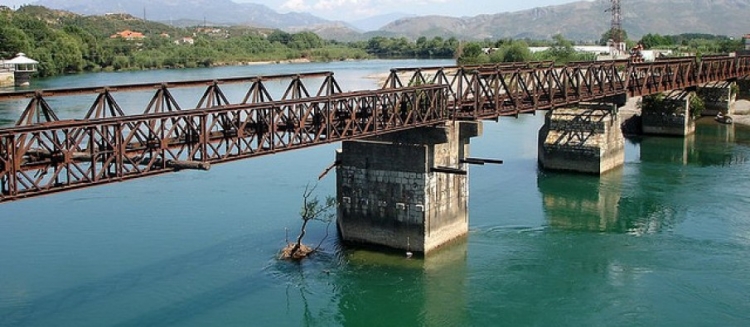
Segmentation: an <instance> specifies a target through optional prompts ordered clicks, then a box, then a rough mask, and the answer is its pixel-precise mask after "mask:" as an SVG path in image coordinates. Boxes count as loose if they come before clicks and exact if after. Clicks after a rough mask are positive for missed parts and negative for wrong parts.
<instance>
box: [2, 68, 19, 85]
mask: <svg viewBox="0 0 750 327" xmlns="http://www.w3.org/2000/svg"><path fill="white" fill-rule="evenodd" d="M13 85H15V78H14V77H13V72H12V71H3V70H0V87H8V86H13Z"/></svg>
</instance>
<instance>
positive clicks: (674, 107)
mask: <svg viewBox="0 0 750 327" xmlns="http://www.w3.org/2000/svg"><path fill="white" fill-rule="evenodd" d="M694 96H696V94H695V92H690V91H683V90H678V91H672V92H669V93H666V94H665V95H664V99H663V101H662V102H661V106H662V107H663V108H656V110H648V109H643V111H642V112H641V118H642V122H643V134H649V135H663V136H686V135H690V134H693V133H695V121H694V120H693V118H692V114H691V108H690V99H691V98H692V97H694ZM644 101H645V99H644Z"/></svg>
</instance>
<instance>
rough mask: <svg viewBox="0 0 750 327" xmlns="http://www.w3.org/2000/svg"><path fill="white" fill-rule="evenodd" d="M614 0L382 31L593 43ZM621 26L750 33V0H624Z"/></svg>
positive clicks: (438, 19) (415, 22) (631, 31)
mask: <svg viewBox="0 0 750 327" xmlns="http://www.w3.org/2000/svg"><path fill="white" fill-rule="evenodd" d="M609 5H610V2H609V1H604V0H595V1H579V2H574V3H569V4H564V5H559V6H549V7H541V8H534V9H530V10H524V11H518V12H512V13H500V14H492V15H480V16H475V17H462V18H457V17H446V16H425V17H415V18H404V19H400V20H397V21H395V22H392V23H390V24H388V25H386V26H385V27H383V28H382V29H381V31H386V32H390V33H394V34H397V35H403V36H407V37H410V38H416V37H419V36H427V37H432V36H442V37H450V36H455V37H457V38H460V39H485V38H491V39H497V38H508V37H510V38H531V39H548V38H550V37H551V36H553V35H555V34H558V33H562V34H563V35H564V36H565V37H566V38H569V39H573V40H582V41H586V40H590V41H595V40H598V39H599V38H600V37H601V34H602V33H604V32H605V31H606V30H607V29H608V28H609V22H610V19H609V17H608V13H606V12H605V10H606V9H608V8H609ZM622 6H623V7H622V12H623V28H624V29H625V30H626V31H627V32H628V35H629V36H630V38H632V39H638V38H640V37H641V36H642V35H644V34H646V33H659V34H682V33H708V34H719V35H729V36H739V35H743V34H746V33H748V32H750V19H748V15H750V0H711V1H709V0H631V1H627V2H625V1H623V4H622Z"/></svg>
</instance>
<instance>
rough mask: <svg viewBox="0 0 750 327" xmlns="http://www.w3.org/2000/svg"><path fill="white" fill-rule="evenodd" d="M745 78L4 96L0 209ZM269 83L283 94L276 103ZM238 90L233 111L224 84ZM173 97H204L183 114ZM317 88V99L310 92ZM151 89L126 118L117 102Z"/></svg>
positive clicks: (683, 71)
mask: <svg viewBox="0 0 750 327" xmlns="http://www.w3.org/2000/svg"><path fill="white" fill-rule="evenodd" d="M748 75H750V57H724V56H723V57H704V58H702V59H701V60H696V59H695V58H686V59H670V60H663V61H657V62H653V63H642V64H628V63H627V62H620V61H612V62H577V63H571V64H569V65H566V66H554V65H553V64H552V63H547V62H544V63H519V64H510V65H495V66H475V67H432V68H406V69H394V70H392V72H391V75H390V76H389V78H388V79H387V80H386V81H385V83H384V85H383V88H382V89H377V90H368V91H356V92H342V91H341V87H340V86H339V84H338V82H337V81H336V80H335V79H334V75H333V73H332V72H320V73H310V74H300V75H277V76H260V77H250V78H230V79H221V80H201V81H185V82H170V83H154V84H136V85H119V86H108V87H91V88H73V89H56V90H40V91H25V92H11V93H2V94H0V101H2V100H14V99H15V100H19V99H22V100H24V101H25V100H28V101H29V102H28V104H27V105H26V107H25V110H24V112H23V114H22V115H21V117H20V118H19V120H18V121H17V123H16V126H14V127H10V128H3V129H0V202H3V201H10V200H15V199H20V198H25V197H31V196H38V195H43V194H49V193H54V192H59V191H65V190H71V189H76V188H81V187H87V186H93V185H99V184H105V183H111V182H118V181H123V180H128V179H131V178H137V177H145V176H152V175H156V174H162V173H167V172H172V171H175V170H180V169H208V168H209V167H210V165H211V164H216V163H222V162H227V161H232V160H239V159H245V158H251V157H255V156H260V155H267V154H273V153H277V152H281V151H289V150H294V149H299V148H303V147H308V146H314V145H319V144H326V143H331V142H339V141H342V140H347V139H357V138H366V137H371V136H374V135H378V134H383V133H391V132H395V131H401V130H407V129H412V128H416V127H421V126H433V125H437V124H440V123H444V122H446V121H450V120H481V119H494V118H497V117H499V116H506V115H518V114H520V113H528V112H533V111H535V110H543V109H553V108H557V107H565V106H570V105H574V104H577V103H580V102H596V101H606V100H607V99H608V98H609V99H611V98H615V97H624V96H640V95H649V94H654V93H658V92H663V91H669V90H674V89H684V88H691V87H697V86H699V85H701V84H704V83H708V82H714V81H723V80H733V79H737V78H742V77H746V76H748ZM269 81H274V82H279V83H285V84H286V85H288V86H287V87H286V88H285V91H284V92H283V94H281V95H277V96H273V94H272V92H271V91H269V88H268V87H266V86H267V83H268V82H269ZM229 84H238V85H242V86H243V87H246V92H245V96H244V97H243V99H242V100H241V101H239V102H231V101H229V100H228V97H227V96H226V95H225V93H224V91H223V90H222V86H224V85H229ZM178 88H205V91H203V93H202V94H203V95H202V96H201V97H200V99H199V100H198V103H197V104H196V105H195V106H189V107H187V109H186V107H183V106H181V105H180V103H179V101H178V99H177V98H176V97H175V96H173V95H172V94H173V91H174V90H175V89H178ZM310 90H313V91H310ZM135 91H140V92H143V91H149V92H154V94H153V96H152V97H151V100H150V101H149V103H148V104H147V106H146V108H144V109H143V110H142V113H141V114H137V115H126V114H125V111H124V110H123V108H122V107H121V106H120V104H119V103H118V101H117V100H116V96H117V95H118V94H122V93H128V92H135ZM61 96H83V97H86V96H91V97H93V98H94V99H93V101H92V102H91V105H90V107H89V110H88V111H87V113H86V115H85V116H84V117H83V118H82V119H73V120H60V119H59V118H58V116H57V114H56V112H55V108H53V107H52V106H51V105H50V102H48V101H47V99H50V98H54V97H61Z"/></svg>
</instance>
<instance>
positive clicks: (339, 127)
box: [0, 85, 449, 201]
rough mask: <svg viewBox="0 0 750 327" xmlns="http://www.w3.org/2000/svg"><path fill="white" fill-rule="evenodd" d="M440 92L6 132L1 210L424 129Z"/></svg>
mask: <svg viewBox="0 0 750 327" xmlns="http://www.w3.org/2000/svg"><path fill="white" fill-rule="evenodd" d="M446 94H447V91H446V89H445V87H443V86H438V85H424V86H419V87H407V88H402V89H398V90H378V91H362V92H351V93H342V94H332V95H326V96H317V97H310V98H301V99H290V100H283V101H273V102H266V103H253V104H235V105H226V106H218V107H213V108H206V109H194V110H183V111H176V112H158V113H148V114H141V115H132V116H123V117H105V118H94V119H88V120H67V121H57V122H48V123H39V124H34V125H29V126H18V127H14V128H7V129H2V130H0V182H1V183H2V185H0V201H7V200H12V199H17V198H22V197H26V196H31V195H40V194H47V193H52V192H58V191H63V190H67V189H72V188H78V187H83V186H88V185H95V184H101V183H109V182H114V181H120V180H125V179H130V178H135V177H142V176H149V175H153V174H160V173H165V172H169V171H174V170H175V169H179V168H181V167H193V168H196V167H197V168H207V164H212V163H220V162H226V161H231V160H237V159H243V158H248V157H253V156H259V155H264V154H271V153H276V152H279V151H286V150H291V149H296V148H301V147H307V146H312V145H317V144H324V143H329V142H337V141H341V140H344V139H351V138H359V137H366V136H372V135H377V134H380V133H386V132H391V131H396V130H402V129H409V128H414V127H419V126H427V125H433V124H437V123H439V122H443V121H445V120H447V119H448V114H449V113H448V111H447V105H446V104H447V97H446Z"/></svg>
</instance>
